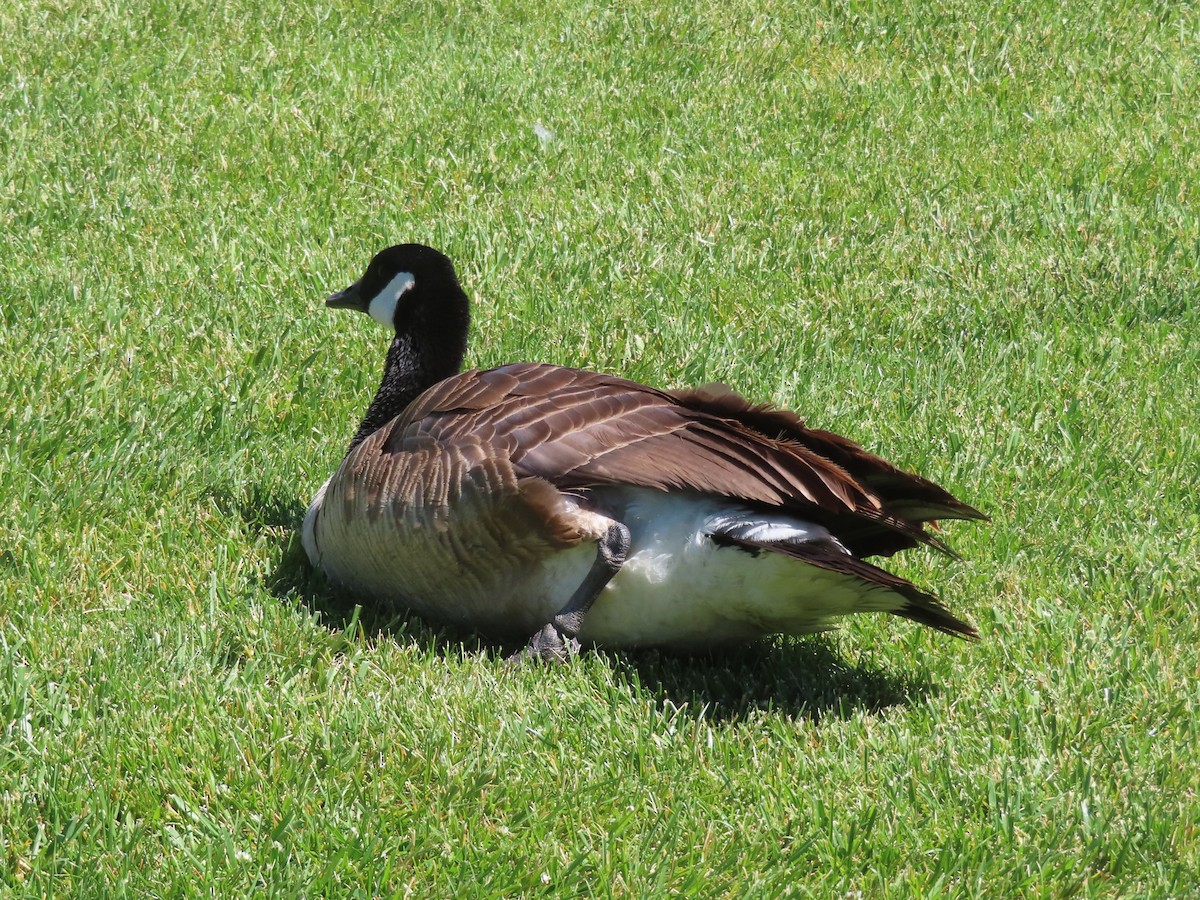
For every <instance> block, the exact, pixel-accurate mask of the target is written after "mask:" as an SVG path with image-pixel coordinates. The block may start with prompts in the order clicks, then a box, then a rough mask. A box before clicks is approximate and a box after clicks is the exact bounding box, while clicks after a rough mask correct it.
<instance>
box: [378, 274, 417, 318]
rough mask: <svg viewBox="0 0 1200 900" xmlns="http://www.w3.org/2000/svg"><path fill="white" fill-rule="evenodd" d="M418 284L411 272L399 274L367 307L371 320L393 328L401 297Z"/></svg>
mask: <svg viewBox="0 0 1200 900" xmlns="http://www.w3.org/2000/svg"><path fill="white" fill-rule="evenodd" d="M416 283H417V280H416V279H415V278H413V277H412V273H411V272H397V273H396V274H395V276H393V278H392V280H391V281H389V282H388V283H387V284H385V285H384V286H383V290H382V291H380V292H379V293H378V294H376V295H375V296H374V298H373V299H372V300H371V303H370V305H369V306H367V312H368V313H370V315H371V318H372V319H374V320H375V321H376V322H378V323H379V324H380V325H383V326H385V327H387V328H391V327H392V323H393V321H394V320H395V316H396V304H397V303H399V302H400V297H401V295H402V294H403V293H404V292H405V291H407V290H408V289H409V288H411V287H412V286H413V285H414V284H416Z"/></svg>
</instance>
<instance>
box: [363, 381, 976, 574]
mask: <svg viewBox="0 0 1200 900" xmlns="http://www.w3.org/2000/svg"><path fill="white" fill-rule="evenodd" d="M418 436H420V437H421V438H424V439H428V440H432V441H435V442H438V443H444V444H458V443H467V444H471V445H473V446H474V447H475V448H476V451H477V453H478V454H479V455H481V456H482V457H494V458H497V459H500V458H503V459H505V460H506V461H508V462H509V463H511V465H512V467H513V471H514V473H515V474H516V475H517V476H518V477H521V478H536V479H540V480H544V481H546V482H548V483H550V484H552V485H554V486H555V487H557V488H560V489H562V490H576V491H578V490H587V489H588V488H595V487H601V486H606V485H620V484H624V485H632V486H638V487H647V488H654V489H658V490H663V491H668V490H685V491H689V492H693V493H700V494H709V495H714V496H722V497H729V498H731V499H736V500H738V501H740V502H743V503H749V504H753V505H758V506H763V507H771V508H781V509H786V510H789V511H792V512H795V513H797V514H799V515H802V516H806V517H808V518H810V519H813V520H815V521H818V522H820V523H821V524H824V525H826V527H828V528H829V529H830V530H831V531H832V532H833V533H835V534H837V535H839V538H840V539H841V540H842V541H843V542H844V543H845V544H846V546H847V547H849V548H850V549H851V550H852V551H853V552H855V553H859V554H861V555H872V554H881V553H884V554H886V553H893V552H895V551H896V550H900V549H904V548H906V547H911V546H914V545H916V544H918V543H926V544H931V545H933V546H938V547H942V548H943V549H944V545H942V544H941V542H940V541H939V540H938V539H937V538H936V537H935V536H933V535H931V534H930V533H929V532H927V531H926V530H925V528H924V526H923V523H924V522H926V521H929V520H931V519H933V518H982V515H981V514H980V513H979V512H978V511H976V510H974V509H973V508H971V507H969V506H967V505H966V504H964V503H961V502H960V501H958V500H956V499H955V498H954V497H953V496H952V495H951V494H949V493H948V492H947V491H945V490H944V489H942V488H940V487H938V486H937V485H936V484H934V483H933V482H931V481H928V480H927V479H924V478H921V477H920V476H917V475H913V474H911V473H908V472H904V471H903V470H901V469H899V468H897V467H895V466H893V465H892V464H890V463H888V462H886V461H885V460H883V459H881V458H879V457H877V456H875V455H873V454H871V453H868V452H867V451H865V450H863V449H862V448H861V447H860V446H859V445H858V444H856V443H854V442H853V441H851V440H849V439H847V438H843V437H840V436H839V435H836V434H833V433H831V432H826V431H820V430H818V429H810V428H808V427H807V426H805V425H804V423H803V421H802V420H801V419H800V418H799V417H798V416H796V415H795V414H794V413H791V412H788V411H786V410H779V409H775V408H773V407H769V406H755V405H753V404H751V403H750V402H749V401H747V400H746V399H745V398H743V397H741V396H739V395H737V394H735V393H733V392H732V391H730V390H729V389H728V388H724V387H723V386H709V387H706V388H701V389H697V390H692V391H681V392H675V393H668V392H665V391H659V390H656V389H654V388H650V387H647V386H645V385H641V384H637V383H636V382H632V381H628V380H626V379H623V378H617V377H614V376H610V375H602V374H599V373H596V372H589V371H584V370H579V369H570V368H565V367H562V366H552V365H546V364H537V363H523V364H516V365H509V366H503V367H501V368H498V369H490V370H486V371H479V370H471V371H467V372H463V373H461V374H459V375H456V376H453V377H451V378H448V379H446V380H444V381H442V382H440V383H438V384H437V385H435V386H434V387H432V388H430V389H429V390H428V391H426V392H425V393H424V394H422V395H421V396H420V397H418V398H417V399H416V400H415V401H414V402H413V403H412V404H411V405H410V406H409V407H408V408H407V409H406V410H405V411H404V413H402V414H401V416H400V417H399V419H398V420H397V421H395V422H394V423H392V426H391V434H390V436H389V438H388V440H387V441H386V443H385V444H384V446H383V448H382V449H383V450H384V451H385V452H397V451H399V450H400V449H401V448H402V447H403V446H405V445H406V444H407V443H408V442H410V441H412V440H413V439H415V438H417V437H418Z"/></svg>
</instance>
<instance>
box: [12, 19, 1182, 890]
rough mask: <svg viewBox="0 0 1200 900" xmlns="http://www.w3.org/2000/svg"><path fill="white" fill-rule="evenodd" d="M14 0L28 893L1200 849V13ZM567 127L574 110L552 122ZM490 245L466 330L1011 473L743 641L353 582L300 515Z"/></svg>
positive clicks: (974, 469) (18, 678)
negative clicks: (420, 599) (600, 634)
mask: <svg viewBox="0 0 1200 900" xmlns="http://www.w3.org/2000/svg"><path fill="white" fill-rule="evenodd" d="M392 7H393V9H392V10H391V11H386V12H379V11H375V10H373V8H372V6H371V5H370V4H365V3H345V4H336V3H334V4H331V3H312V4H307V5H304V6H300V5H296V4H281V3H278V2H271V0H267V2H266V3H265V4H262V3H260V4H249V3H247V4H244V5H239V4H236V3H233V2H228V3H226V2H221V0H214V2H211V3H205V2H195V3H188V2H183V3H175V4H166V3H162V2H149V3H145V4H135V5H133V6H130V5H127V4H124V5H123V4H115V3H101V2H96V3H88V4H85V3H71V2H52V0H0V33H2V34H3V35H4V39H3V41H2V42H0V313H2V320H0V390H2V392H3V396H4V397H5V401H6V402H5V403H4V404H3V405H2V406H0V420H2V421H3V426H4V430H3V434H4V435H5V437H6V439H5V440H4V443H3V448H2V450H0V889H2V890H3V892H4V893H6V894H14V895H25V896H51V895H57V896H96V897H100V896H103V897H108V896H122V895H124V896H143V897H145V896H167V895H195V896H198V895H205V896H228V897H237V896H245V895H246V894H247V893H249V892H252V891H257V892H262V893H266V894H276V895H279V896H289V897H290V896H301V895H305V896H310V897H312V896H319V895H330V896H361V897H369V896H390V895H396V894H406V893H412V894H414V895H416V896H449V895H451V894H452V893H453V894H454V895H455V896H521V895H548V896H573V895H587V896H591V895H600V896H662V895H667V894H673V893H684V894H688V895H698V896H747V897H763V896H776V895H785V894H788V893H791V894H794V895H796V896H816V897H841V896H858V893H856V892H861V895H862V896H871V897H873V896H894V897H909V896H914V895H934V894H936V895H951V896H958V895H973V894H979V895H988V896H1044V897H1060V896H1064V895H1080V896H1110V895H1121V896H1148V897H1160V896H1178V897H1182V896H1190V895H1194V894H1195V893H1196V892H1197V891H1200V885H1198V883H1197V878H1196V874H1195V873H1196V872H1198V871H1200V849H1198V848H1200V797H1198V795H1197V794H1198V789H1200V776H1198V775H1197V773H1198V772H1200V751H1198V750H1197V746H1198V737H1200V735H1198V733H1197V724H1196V723H1197V721H1198V720H1200V687H1198V683H1200V649H1198V647H1200V634H1198V629H1197V598H1198V596H1200V576H1198V575H1197V564H1198V562H1200V560H1198V556H1200V553H1198V547H1200V512H1198V505H1197V500H1196V484H1197V480H1198V479H1200V441H1198V439H1197V430H1198V429H1197V425H1196V423H1197V422H1198V421H1200V398H1198V396H1197V394H1198V389H1197V383H1198V382H1200V304H1198V301H1197V296H1198V295H1200V275H1198V263H1200V260H1198V258H1197V257H1198V255H1200V219H1198V217H1197V214H1196V210H1197V208H1198V207H1200V195H1198V188H1197V186H1198V185H1200V151H1198V150H1197V147H1198V146H1200V145H1198V144H1197V139H1196V138H1197V135H1196V110H1197V109H1200V53H1198V50H1197V48H1198V47H1200V13H1198V11H1197V9H1196V8H1195V7H1194V6H1193V5H1192V4H1190V3H1174V2H1172V3H1151V2H1118V3H1114V4H1102V5H1101V6H1100V8H1097V7H1096V5H1095V4H1091V3H1082V2H1076V0H1067V2H1049V0H1037V2H1030V3H1022V4H1015V3H1014V4H1007V3H1002V2H1001V3H990V4H989V3H984V2H979V0H932V2H929V0H907V2H899V3H883V2H872V0H864V2H851V0H846V2H818V3H816V4H808V5H805V4H793V3H784V2H771V0H767V2H753V3H751V2H745V0H734V2H732V3H730V2H721V3H711V2H710V3H700V4H678V7H679V8H678V9H676V10H670V9H665V8H664V6H663V4H662V3H659V2H631V3H626V4H620V5H600V4H594V3H590V2H587V0H584V2H574V3H571V2H554V0H551V2H549V3H538V4H534V3H529V2H526V0H494V2H490V0H485V2H480V3H476V4H470V5H469V7H465V6H458V5H451V4H444V3H441V2H434V0H425V2H412V3H400V4H392ZM535 126H541V127H542V128H545V129H548V130H549V131H550V132H552V133H553V137H552V139H550V140H549V141H543V140H540V139H539V137H538V136H537V131H536V130H535ZM400 240H420V241H425V242H428V243H432V244H434V245H436V246H439V247H441V248H442V249H444V250H446V251H447V252H448V253H449V254H450V255H451V256H452V257H453V258H454V259H455V260H456V262H457V264H458V266H459V269H460V273H461V274H462V276H463V280H464V283H465V285H466V287H467V289H468V291H469V292H470V293H471V294H472V296H473V297H474V298H475V311H476V324H475V328H474V333H473V344H472V349H471V351H470V358H469V361H470V362H471V363H472V364H477V365H492V364H499V363H502V362H508V361H514V360H522V359H535V360H547V361H552V362H559V363H566V364H572V365H584V366H588V367H593V368H598V369H601V370H605V371H611V372H619V373H623V374H628V375H630V376H632V377H634V378H638V379H642V380H646V381H650V382H653V383H655V384H660V385H664V386H678V385H684V384H689V383H697V382H704V381H711V380H721V381H725V382H727V383H730V384H732V385H735V386H736V387H738V388H739V389H741V390H743V391H744V392H745V393H746V394H748V395H749V396H750V397H752V398H754V399H755V400H771V401H774V402H777V403H781V404H785V405H787V406H790V407H793V408H796V409H798V410H800V411H801V412H802V413H803V414H804V415H805V416H807V417H808V419H809V420H810V421H811V422H812V423H813V424H815V425H819V426H822V427H827V428H833V429H835V430H839V431H842V432H844V433H847V434H849V435H851V436H854V437H856V438H858V439H859V440H861V441H863V442H864V443H865V444H867V446H868V447H870V448H871V449H874V450H876V451H879V452H882V453H884V454H885V455H887V456H888V457H890V458H892V459H893V460H895V461H896V462H898V463H900V464H903V465H906V466H909V467H911V468H914V469H917V470H919V471H921V472H923V473H925V474H927V475H930V476H931V477H934V478H935V479H937V480H939V481H940V482H942V483H943V484H945V485H946V486H947V487H949V488H951V489H952V490H954V491H955V492H956V493H958V494H959V495H960V496H962V497H963V498H964V499H966V500H968V501H969V502H972V503H975V504H977V505H978V506H980V507H981V508H983V509H985V510H986V511H988V512H989V513H990V514H991V515H992V516H993V518H994V521H993V523H992V524H991V525H990V526H971V525H958V526H955V527H953V528H952V529H950V530H949V531H948V535H949V538H950V540H951V542H952V543H953V544H954V546H955V547H956V548H957V549H958V550H959V551H960V552H961V553H962V554H963V555H964V556H965V557H966V561H965V562H964V563H953V562H950V561H947V560H944V559H940V558H937V557H935V556H933V555H928V554H921V553H914V554H911V555H909V556H908V557H907V558H905V559H903V560H897V561H896V564H895V568H896V569H897V571H899V572H901V573H902V574H904V575H906V576H909V577H912V578H915V579H916V580H918V581H919V582H921V583H923V584H928V585H936V586H937V588H938V590H939V592H940V593H941V594H942V595H943V596H944V597H945V598H946V600H947V601H948V603H949V604H950V605H951V606H952V607H953V608H954V609H956V610H958V611H960V612H962V613H964V614H966V615H968V616H969V617H971V618H972V619H973V620H974V621H976V622H977V623H978V625H979V626H980V630H981V632H982V633H983V635H984V640H983V642H982V643H981V644H979V645H977V646H970V645H967V644H964V643H959V642H955V641H951V640H948V639H945V638H943V637H941V636H939V635H937V634H934V633H931V632H928V631H925V630H922V629H919V628H917V627H916V626H913V625H911V624H909V623H906V622H903V621H899V620H895V619H884V618H882V617H874V618H865V617H864V618H859V619H857V620H855V621H853V622H850V623H847V625H846V626H845V627H844V628H843V629H842V630H841V631H839V632H837V633H836V634H833V635H830V636H825V637H817V638H808V639H799V640H797V639H788V640H780V641H777V642H775V643H774V644H771V645H768V646H765V647H759V648H754V649H751V650H749V651H747V652H745V653H744V654H736V655H733V656H730V657H724V658H719V659H716V660H708V659H700V660H681V659H675V658H670V657H660V656H657V655H655V654H630V655H624V654H610V653H595V654H589V655H586V656H584V657H582V658H581V659H579V660H578V661H576V662H575V663H574V664H572V665H571V666H569V667H567V668H565V669H562V670H541V669H537V668H528V669H518V670H513V669H510V668H507V667H505V666H504V665H503V663H502V658H503V653H504V649H503V648H496V647H492V646H490V645H487V644H483V645H480V644H477V643H476V642H474V641H472V640H469V639H468V640H463V639H462V638H461V636H454V635H442V634H439V633H436V632H434V631H432V630H430V629H428V628H427V627H426V626H424V625H423V624H422V623H420V622H419V621H417V620H410V621H407V622H405V621H403V620H400V621H389V620H386V619H382V618H380V617H379V616H376V615H373V614H372V613H371V612H370V611H369V610H365V611H363V612H362V614H361V616H359V615H357V614H355V613H354V612H353V611H352V610H353V598H347V597H342V596H337V595H335V594H333V593H332V592H331V591H330V590H329V588H328V586H327V585H326V584H325V583H324V582H323V580H322V579H321V578H320V577H319V576H316V575H313V574H312V573H310V572H309V571H308V569H307V567H306V566H305V565H304V563H303V560H302V553H301V552H300V550H299V541H298V540H297V538H296V535H295V531H296V528H297V526H298V524H299V521H300V518H301V516H302V515H303V510H304V507H305V506H306V504H307V501H308V498H309V497H310V495H311V494H312V493H313V491H314V490H315V488H316V487H317V486H318V485H319V484H320V483H321V481H322V480H323V479H324V478H325V477H326V475H327V474H328V473H329V472H330V471H331V470H332V468H333V467H334V466H335V465H336V463H337V461H338V459H339V457H340V455H341V453H342V451H343V448H344V446H345V443H346V442H347V440H348V438H349V436H350V434H351V433H352V431H353V428H354V425H355V423H356V417H357V416H358V415H359V414H360V413H361V411H362V409H363V408H364V406H365V404H366V402H367V400H368V399H369V396H370V393H371V391H372V389H373V387H374V383H375V380H376V378H377V374H378V369H379V367H380V365H381V360H382V352H383V341H384V336H383V334H382V333H381V332H380V331H379V330H377V329H375V328H372V327H370V325H369V323H367V322H366V321H365V320H362V319H359V318H352V317H349V316H345V315H341V316H339V315H332V314H326V313H325V312H324V310H323V309H322V308H321V306H320V300H321V298H322V297H323V296H324V295H325V294H327V293H328V292H329V291H331V290H333V289H336V288H340V287H342V286H344V285H345V284H346V283H348V281H350V280H352V279H353V278H355V277H357V275H358V273H359V271H360V270H361V268H362V266H363V265H364V264H365V262H366V260H367V259H368V258H369V256H370V254H371V253H373V252H374V251H375V250H377V249H379V248H380V247H382V246H384V245H385V244H387V243H391V242H395V241H400Z"/></svg>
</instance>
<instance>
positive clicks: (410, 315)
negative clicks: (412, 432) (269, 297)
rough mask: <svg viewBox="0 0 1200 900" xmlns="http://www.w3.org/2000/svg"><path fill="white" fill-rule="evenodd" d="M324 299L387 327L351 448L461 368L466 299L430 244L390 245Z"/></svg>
mask: <svg viewBox="0 0 1200 900" xmlns="http://www.w3.org/2000/svg"><path fill="white" fill-rule="evenodd" d="M325 305H326V306H327V307H329V308H331V309H355V310H358V311H359V312H363V313H366V314H367V315H369V316H370V317H371V318H372V319H374V320H375V321H376V322H378V323H379V324H381V325H384V326H387V327H390V328H391V329H392V330H393V332H394V334H393V337H392V344H391V347H390V348H389V349H388V353H387V359H386V360H385V362H384V367H383V379H382V381H381V382H380V385H379V390H378V391H377V392H376V394H375V399H374V400H373V401H372V402H371V406H370V407H369V408H368V410H367V413H366V416H365V417H364V419H363V422H362V424H361V425H360V426H359V430H358V433H357V434H356V435H355V437H354V440H353V442H352V443H351V448H353V447H354V446H355V445H356V444H358V443H359V442H360V441H361V440H362V439H363V438H365V437H366V436H367V435H369V434H370V433H371V432H372V431H374V430H375V429H376V428H378V427H379V426H381V425H383V424H384V423H386V422H388V421H390V420H391V419H392V418H394V417H395V416H397V415H399V414H400V413H401V412H402V411H403V410H404V407H406V406H407V405H408V404H409V403H410V402H411V401H412V400H413V399H415V398H416V397H417V396H418V395H420V394H421V393H422V392H423V391H425V390H427V389H428V388H430V387H432V386H433V385H435V384H437V383H438V382H439V381H441V380H443V379H445V378H449V377H450V376H451V375H455V374H457V373H458V371H459V369H460V368H461V367H462V361H463V357H464V356H466V352H467V332H468V330H469V329H470V318H471V317H470V309H469V307H470V304H469V302H468V300H467V295H466V294H465V293H463V289H462V286H461V285H460V284H459V283H458V276H457V275H456V274H455V272H454V266H453V264H452V263H451V262H450V260H449V258H448V257H447V256H446V255H445V254H443V253H439V252H438V251H437V250H434V249H433V248H432V247H426V246H424V245H423V244H396V245H395V246H392V247H388V248H387V249H386V250H381V251H379V252H378V253H376V254H375V256H374V258H373V259H372V260H371V262H370V263H369V264H368V265H367V270H366V271H365V272H364V273H363V275H362V277H361V278H359V279H358V280H357V281H355V282H354V283H353V284H351V285H350V286H349V287H347V288H344V289H343V290H340V291H338V292H337V293H335V294H332V295H330V296H329V298H328V299H326V301H325Z"/></svg>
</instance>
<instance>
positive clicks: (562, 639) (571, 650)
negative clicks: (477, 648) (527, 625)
mask: <svg viewBox="0 0 1200 900" xmlns="http://www.w3.org/2000/svg"><path fill="white" fill-rule="evenodd" d="M578 652H579V641H577V640H575V638H573V637H567V636H566V635H564V634H563V633H562V632H561V631H559V630H558V628H557V627H556V626H555V625H554V623H553V622H547V623H546V624H545V625H543V626H542V630H541V631H539V632H538V633H537V634H535V635H534V636H533V637H531V638H530V639H529V643H528V644H526V645H525V649H524V650H521V651H519V652H517V653H514V654H513V655H512V656H510V657H509V658H508V661H509V662H510V663H519V662H524V661H525V660H527V659H532V660H536V661H540V662H544V663H565V662H567V660H569V659H570V658H571V657H572V656H574V655H575V654H576V653H578Z"/></svg>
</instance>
